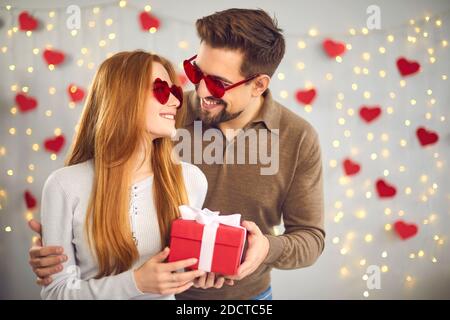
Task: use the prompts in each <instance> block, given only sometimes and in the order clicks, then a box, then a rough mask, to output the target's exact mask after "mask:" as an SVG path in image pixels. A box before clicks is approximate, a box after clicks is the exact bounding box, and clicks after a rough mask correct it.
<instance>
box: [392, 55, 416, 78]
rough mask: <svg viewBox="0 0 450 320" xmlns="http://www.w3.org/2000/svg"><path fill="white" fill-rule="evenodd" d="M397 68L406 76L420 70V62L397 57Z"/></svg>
mask: <svg viewBox="0 0 450 320" xmlns="http://www.w3.org/2000/svg"><path fill="white" fill-rule="evenodd" d="M397 69H398V71H399V72H400V74H401V75H402V76H403V77H405V76H409V75H413V74H415V73H417V72H419V71H420V64H419V63H418V62H417V61H412V60H408V59H406V58H404V57H400V58H398V59H397Z"/></svg>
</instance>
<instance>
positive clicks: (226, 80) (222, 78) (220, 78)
mask: <svg viewBox="0 0 450 320" xmlns="http://www.w3.org/2000/svg"><path fill="white" fill-rule="evenodd" d="M194 64H195V65H196V66H197V67H198V68H199V69H200V70H202V68H200V66H199V65H198V64H197V62H195V61H194ZM208 75H209V76H210V77H213V78H215V79H219V80H221V81H223V82H226V83H229V84H232V83H233V81H230V80H228V79H227V78H224V77H221V76H216V75H214V74H208Z"/></svg>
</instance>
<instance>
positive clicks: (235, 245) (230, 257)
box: [169, 219, 246, 275]
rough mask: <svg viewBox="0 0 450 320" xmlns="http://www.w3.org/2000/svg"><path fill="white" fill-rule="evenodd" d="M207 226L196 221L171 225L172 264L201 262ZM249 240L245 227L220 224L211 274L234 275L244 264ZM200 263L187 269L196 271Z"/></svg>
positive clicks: (179, 221)
mask: <svg viewBox="0 0 450 320" xmlns="http://www.w3.org/2000/svg"><path fill="white" fill-rule="evenodd" d="M204 228H205V225H204V224H201V223H198V222H196V221H195V220H183V219H177V220H175V221H174V222H173V223H172V229H171V239H170V254H169V262H173V261H179V260H184V259H189V258H197V259H199V260H200V252H201V249H202V238H203V231H204ZM245 239H246V230H245V228H243V227H232V226H228V225H224V224H219V226H218V228H217V233H216V238H215V242H214V251H213V255H212V261H211V267H210V270H204V271H210V272H214V273H218V274H222V275H235V274H237V269H238V267H239V266H240V264H241V259H242V253H243V250H244V244H245ZM199 263H200V261H198V262H197V263H196V264H195V265H192V266H190V267H189V268H188V269H190V270H196V269H198V267H199Z"/></svg>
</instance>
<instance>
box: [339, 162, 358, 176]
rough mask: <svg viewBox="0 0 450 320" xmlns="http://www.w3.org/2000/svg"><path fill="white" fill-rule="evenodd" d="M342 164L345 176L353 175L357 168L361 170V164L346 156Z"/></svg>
mask: <svg viewBox="0 0 450 320" xmlns="http://www.w3.org/2000/svg"><path fill="white" fill-rule="evenodd" d="M342 165H343V167H344V172H345V174H346V175H347V176H353V175H355V174H357V173H358V172H359V170H361V166H360V165H359V164H358V163H356V162H353V161H352V160H350V159H348V158H347V159H345V160H344V162H343V163H342Z"/></svg>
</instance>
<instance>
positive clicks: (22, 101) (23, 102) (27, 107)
mask: <svg viewBox="0 0 450 320" xmlns="http://www.w3.org/2000/svg"><path fill="white" fill-rule="evenodd" d="M16 103H17V106H18V107H19V110H20V112H27V111H31V110H33V109H36V107H37V100H36V99H35V98H33V97H27V96H26V95H25V94H23V93H18V94H16Z"/></svg>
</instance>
